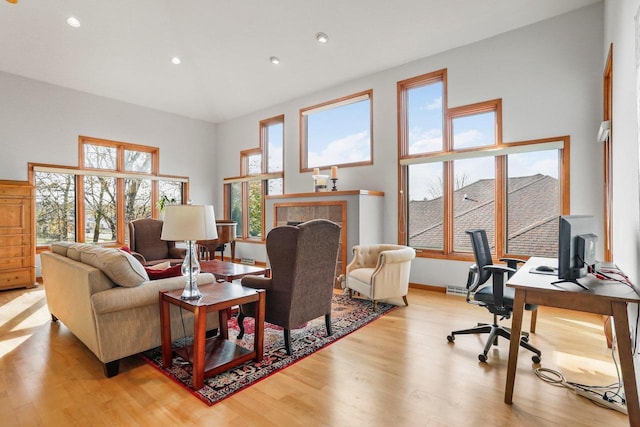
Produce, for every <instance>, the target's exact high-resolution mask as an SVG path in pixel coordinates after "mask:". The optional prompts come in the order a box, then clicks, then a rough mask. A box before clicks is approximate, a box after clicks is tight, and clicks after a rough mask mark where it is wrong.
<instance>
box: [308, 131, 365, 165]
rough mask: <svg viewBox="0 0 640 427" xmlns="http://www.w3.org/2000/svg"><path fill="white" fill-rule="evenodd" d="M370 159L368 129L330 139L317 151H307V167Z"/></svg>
mask: <svg viewBox="0 0 640 427" xmlns="http://www.w3.org/2000/svg"><path fill="white" fill-rule="evenodd" d="M367 160H371V155H370V138H369V132H368V131H366V130H365V131H362V132H358V133H356V134H353V135H348V136H346V137H344V138H340V139H336V140H335V141H331V142H330V143H329V145H327V147H326V148H325V149H324V150H322V152H320V153H318V152H315V151H309V167H315V166H330V165H339V164H344V163H354V162H362V161H367Z"/></svg>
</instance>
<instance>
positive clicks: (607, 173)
mask: <svg viewBox="0 0 640 427" xmlns="http://www.w3.org/2000/svg"><path fill="white" fill-rule="evenodd" d="M603 80H604V82H603V89H604V91H603V92H604V93H603V98H604V99H603V109H602V113H603V114H602V119H603V120H605V121H608V122H609V123H608V124H609V129H610V131H609V133H608V135H607V137H606V139H605V141H604V144H603V151H604V261H606V262H613V135H612V132H611V129H612V128H613V127H612V124H611V119H612V117H613V114H612V111H613V44H611V45H609V54H608V55H607V62H606V64H605V66H604V76H603Z"/></svg>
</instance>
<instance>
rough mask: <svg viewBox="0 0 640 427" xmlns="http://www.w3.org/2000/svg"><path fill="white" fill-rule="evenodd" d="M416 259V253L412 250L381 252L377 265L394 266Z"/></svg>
mask: <svg viewBox="0 0 640 427" xmlns="http://www.w3.org/2000/svg"><path fill="white" fill-rule="evenodd" d="M415 257H416V251H415V250H414V249H413V248H410V247H408V246H407V247H406V248H402V249H392V250H388V251H382V252H380V254H379V255H378V265H381V264H385V263H386V264H394V263H397V262H407V261H411V260H412V259H414V258H415Z"/></svg>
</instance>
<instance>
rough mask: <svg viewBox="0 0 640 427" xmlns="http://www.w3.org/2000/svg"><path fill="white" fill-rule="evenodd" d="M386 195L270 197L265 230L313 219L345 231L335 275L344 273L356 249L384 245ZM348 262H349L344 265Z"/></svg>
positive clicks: (343, 193)
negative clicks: (356, 247) (330, 222)
mask: <svg viewBox="0 0 640 427" xmlns="http://www.w3.org/2000/svg"><path fill="white" fill-rule="evenodd" d="M383 202H384V192H382V191H370V190H345V191H326V192H317V193H315V192H314V193H295V194H282V195H277V196H276V195H274V196H267V197H266V198H265V228H266V232H267V233H268V232H269V231H270V230H271V229H272V228H274V227H277V226H280V225H286V224H287V223H297V222H304V221H308V220H310V219H328V220H330V221H333V222H336V223H338V224H339V225H340V226H341V227H342V239H341V251H340V256H339V260H338V268H337V272H336V273H338V274H339V273H341V272H342V273H344V271H345V268H346V265H347V264H348V262H349V261H350V260H351V258H352V257H353V255H352V253H351V248H352V247H353V246H355V245H369V244H377V243H383V236H382V229H383V227H382V224H383V221H382V216H383ZM345 260H346V262H345Z"/></svg>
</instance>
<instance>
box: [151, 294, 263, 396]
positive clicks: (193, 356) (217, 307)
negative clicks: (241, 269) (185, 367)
mask: <svg viewBox="0 0 640 427" xmlns="http://www.w3.org/2000/svg"><path fill="white" fill-rule="evenodd" d="M199 290H200V292H201V293H202V298H200V299H197V300H183V299H181V298H180V295H181V294H182V290H181V289H176V290H173V291H161V292H160V331H161V334H162V365H163V366H164V367H169V366H171V363H172V354H173V351H172V348H171V316H170V304H173V305H176V306H179V307H181V308H182V309H185V310H188V311H190V312H192V313H193V344H192V345H190V346H187V347H183V348H180V349H177V350H176V353H178V354H179V355H180V356H181V357H182V358H183V359H184V360H188V361H189V362H190V363H191V365H192V367H193V378H192V380H191V383H192V386H193V388H194V389H195V390H199V389H201V388H202V387H203V386H204V379H205V378H207V377H211V376H213V375H217V374H219V373H221V372H224V371H227V370H229V369H230V368H232V367H234V366H237V365H240V364H241V363H244V362H247V361H249V360H252V359H255V360H256V361H258V362H259V361H261V360H262V357H263V353H264V349H263V346H264V307H265V292H264V290H262V289H251V288H245V287H244V286H241V285H239V284H236V283H214V284H209V285H203V286H200V287H199ZM252 302H257V304H256V317H255V322H256V323H255V324H256V327H255V338H254V342H253V350H249V349H247V348H244V347H240V346H239V345H236V344H235V343H233V342H231V341H229V340H228V338H229V331H228V325H227V321H228V320H229V314H228V312H229V311H228V309H229V308H231V307H233V306H235V305H239V304H248V303H252ZM212 311H217V312H218V320H219V322H220V325H219V329H220V333H219V335H218V336H215V337H212V338H209V339H207V338H206V336H205V331H206V329H207V328H206V326H207V313H209V312H212Z"/></svg>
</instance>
